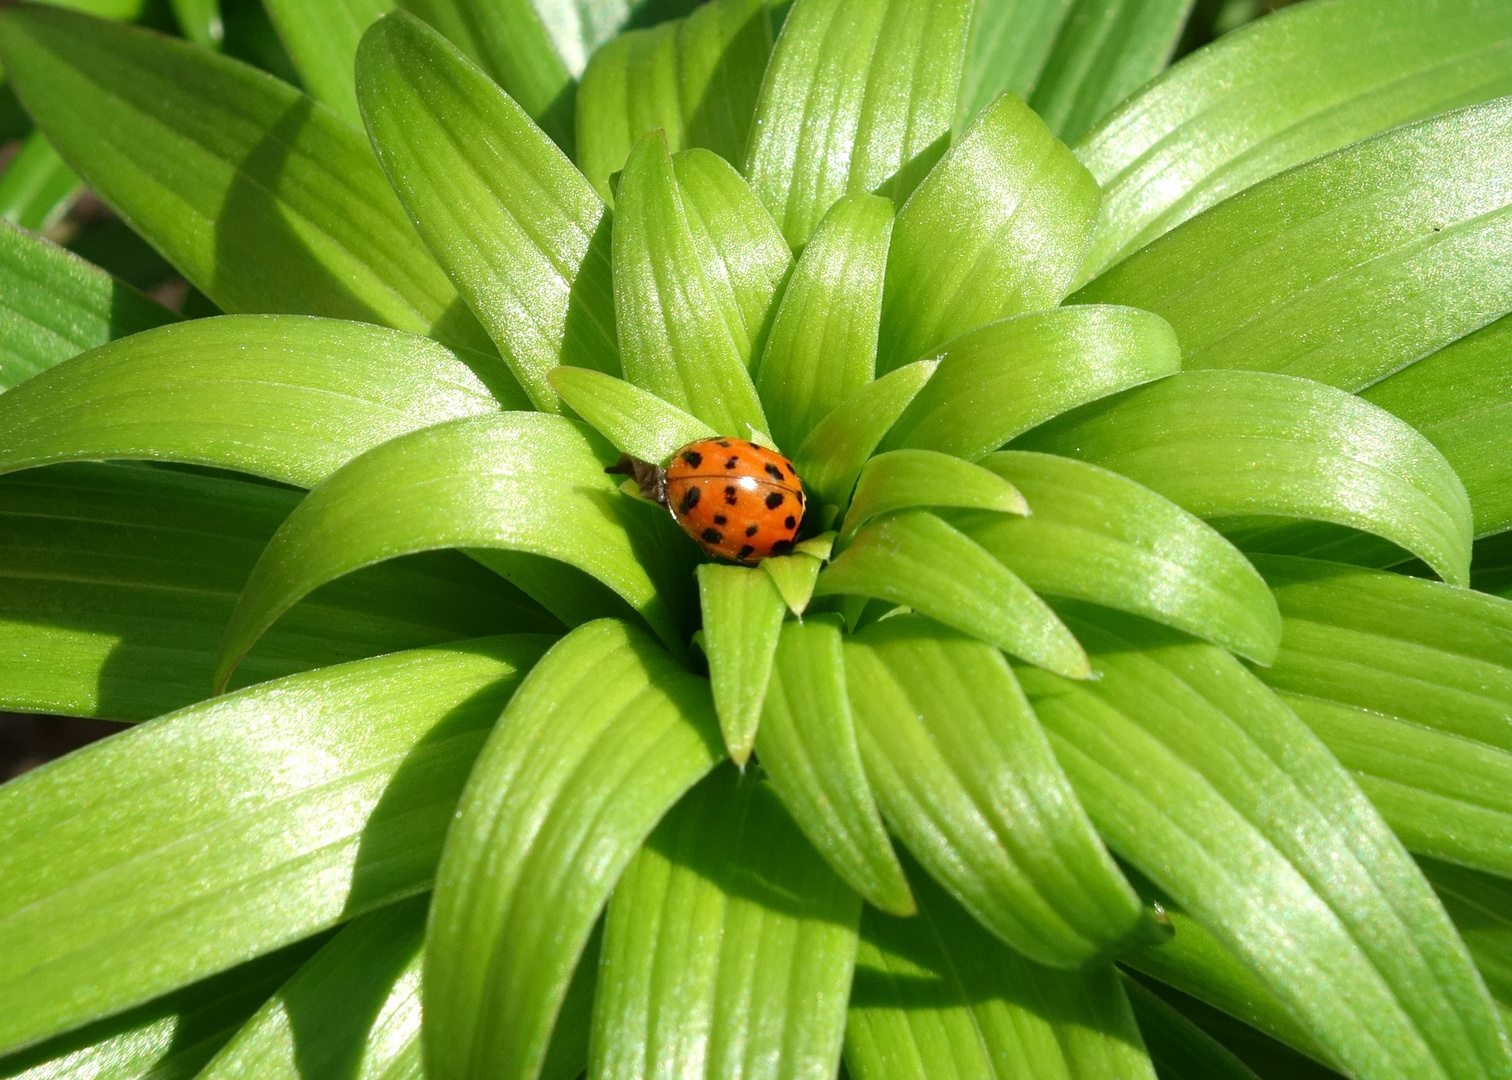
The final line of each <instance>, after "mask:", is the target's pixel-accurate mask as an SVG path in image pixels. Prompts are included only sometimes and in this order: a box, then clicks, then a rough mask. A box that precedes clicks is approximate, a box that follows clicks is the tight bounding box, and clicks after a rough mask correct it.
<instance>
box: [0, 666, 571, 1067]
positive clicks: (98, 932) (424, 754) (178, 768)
mask: <svg viewBox="0 0 1512 1080" xmlns="http://www.w3.org/2000/svg"><path fill="white" fill-rule="evenodd" d="M546 643H547V639H544V638H538V637H514V638H495V639H479V640H475V641H470V642H462V643H458V644H454V645H450V646H441V647H437V648H432V649H418V650H413V651H411V652H403V653H395V654H393V655H390V656H386V657H382V658H379V659H376V660H362V661H358V662H357V663H354V664H344V665H341V666H340V667H334V668H328V669H326V670H323V671H318V672H308V673H306V674H303V675H294V676H291V677H290V678H287V679H281V680H279V681H278V682H276V683H271V684H269V685H267V686H265V687H254V688H252V689H250V690H243V691H241V692H239V693H237V694H233V695H232V696H230V697H227V698H222V699H220V700H217V701H212V702H207V703H205V704H202V705H195V706H192V707H191V708H189V709H185V710H183V711H182V712H178V713H173V714H171V715H169V716H167V717H164V718H163V719H161V720H157V721H153V722H151V723H148V724H143V725H141V726H140V727H137V728H134V729H132V730H131V731H127V732H124V733H122V734H120V735H116V736H115V737H113V738H110V739H107V740H105V741H104V742H100V743H96V744H95V745H93V746H90V747H88V748H86V749H84V750H82V751H80V752H78V753H75V754H71V755H69V756H68V757H66V758H63V759H61V760H59V761H56V762H53V763H51V764H49V765H47V766H44V767H43V768H40V769H37V770H35V771H33V772H30V773H27V774H26V775H25V776H23V777H21V778H20V779H18V780H15V781H13V782H11V783H9V784H6V785H5V786H4V787H3V788H0V836H3V841H4V842H3V844H0V870H3V873H0V882H3V885H0V931H3V933H4V938H5V941H6V943H7V945H6V948H5V950H4V951H3V952H0V1003H3V1006H0V1048H4V1049H12V1048H15V1047H18V1046H24V1045H26V1044H28V1043H31V1042H34V1041H36V1040H37V1039H40V1038H43V1037H45V1036H47V1035H51V1034H54V1033H56V1032H59V1031H63V1030H67V1029H68V1028H72V1027H75V1026H77V1025H79V1024H83V1023H86V1022H88V1021H90V1020H93V1019H96V1018H98V1017H100V1016H104V1015H108V1014H110V1013H114V1012H118V1011H120V1010H121V1009H124V1008H127V1007H129V1006H131V1005H134V1004H136V1003H138V1002H141V1001H146V1000H149V999H151V998H154V997H156V996H158V995H159V994H163V993H165V992H167V991H170V990H173V989H176V988H177V987H181V986H185V985H188V984H189V983H191V982H194V981H196V980H198V979H202V978H204V977H206V976H208V975H211V974H214V973H215V972H217V971H223V970H225V969H226V968H229V967H231V966H233V965H235V964H238V963H240V962H242V961H244V960H246V959H247V958H249V957H252V956H256V955H259V954H260V953H264V952H270V951H272V950H273V949H276V948H279V947H281V946H283V945H285V944H287V943H289V942H291V941H297V940H299V939H300V938H302V937H307V936H309V935H310V934H313V933H315V932H317V931H320V930H323V929H325V928H326V927H329V926H332V925H334V924H336V923H338V922H341V921H343V920H345V919H348V918H351V917H353V916H355V915H358V914H361V913H362V912H364V911H368V910H371V909H373V908H377V907H381V906H383V905H384V904H388V903H392V902H393V901H395V900H399V899H402V898H403V897H405V896H408V895H410V894H413V893H416V892H419V891H422V890H423V889H424V888H425V887H426V885H427V883H428V882H429V880H430V877H431V873H432V870H433V867H434V866H435V861H436V858H437V856H438V854H439V852H440V850H441V840H442V837H443V836H444V835H445V833H446V829H447V826H448V824H450V822H451V818H452V810H453V807H454V805H455V803H456V799H457V794H458V792H460V791H461V789H462V783H463V780H464V778H465V776H466V774H467V770H468V768H469V767H470V766H471V764H472V760H473V756H474V755H475V754H476V753H477V751H478V748H479V747H480V746H481V745H482V741H483V735H484V733H485V732H486V731H487V729H488V727H489V726H490V725H492V724H493V722H494V720H495V719H497V717H498V715H499V710H500V709H501V708H502V707H503V705H504V703H505V702H506V701H508V700H509V697H510V694H512V693H513V692H514V689H515V687H516V686H517V685H518V683H519V679H520V676H521V674H522V673H523V671H524V669H526V668H528V667H529V666H530V665H531V664H533V663H534V662H535V660H536V657H538V656H539V655H540V654H541V651H542V650H543V649H544V647H545V645H546ZM59 926H67V927H69V933H67V934H58V933H56V932H55V930H56V928H57V927H59ZM207 926H214V927H215V928H216V931H215V933H213V934H207V933H205V927H207Z"/></svg>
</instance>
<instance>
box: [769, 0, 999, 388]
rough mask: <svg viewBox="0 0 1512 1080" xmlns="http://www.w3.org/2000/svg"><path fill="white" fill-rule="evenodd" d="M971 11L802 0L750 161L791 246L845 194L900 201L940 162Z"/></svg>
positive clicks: (772, 75)
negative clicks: (870, 195) (874, 196)
mask: <svg viewBox="0 0 1512 1080" xmlns="http://www.w3.org/2000/svg"><path fill="white" fill-rule="evenodd" d="M972 7H973V5H972V4H970V3H966V2H963V0H941V2H939V3H929V4H919V3H913V2H911V0H885V2H880V3H879V2H877V0H798V2H797V3H795V4H794V5H793V8H792V10H791V11H790V12H789V13H788V16H787V20H786V21H785V22H784V23H783V26H782V34H781V36H780V37H779V38H778V39H777V45H776V47H775V48H774V49H773V50H772V58H771V61H770V62H769V63H768V64H767V69H766V76H765V78H764V79H763V81H762V84H761V96H760V97H759V98H758V99H757V103H756V117H755V120H754V121H753V122H752V126H751V140H750V147H749V149H748V150H747V154H746V168H745V173H746V175H747V176H748V177H750V179H751V187H753V188H754V189H755V190H756V192H757V194H759V195H760V196H761V199H762V201H763V202H765V203H766V204H767V207H768V208H769V209H770V210H771V211H772V216H773V217H774V218H776V219H777V223H778V224H779V225H781V226H782V234H783V235H784V236H786V237H787V240H788V243H789V244H790V245H792V247H794V248H795V249H796V248H801V247H803V246H804V245H805V244H807V243H808V241H809V237H810V236H812V235H813V232H814V229H815V228H817V227H818V225H819V222H820V220H821V219H822V218H823V217H824V215H825V214H826V213H828V212H829V208H830V207H831V206H833V205H834V203H835V201H836V200H838V199H839V198H840V197H841V196H842V195H856V194H860V193H862V192H871V193H873V194H876V195H887V196H890V197H891V198H892V199H893V201H894V202H897V203H901V202H902V201H903V200H904V199H906V198H907V197H908V195H909V193H910V192H911V191H912V190H913V189H914V187H915V185H917V184H918V182H919V181H920V180H921V179H923V177H924V174H925V173H927V172H928V171H929V169H930V167H931V166H932V165H933V164H934V163H935V162H936V161H937V160H938V159H939V156H940V154H941V153H942V152H943V151H944V149H945V147H946V146H948V145H949V142H950V125H951V122H952V119H953V115H954V113H955V107H956V94H957V89H958V87H959V86H960V82H961V66H962V63H963V61H964V58H965V52H966V42H967V36H968V33H969V30H970V23H971V11H972ZM906 359H908V360H912V359H914V357H907V358H906ZM893 366H896V365H893Z"/></svg>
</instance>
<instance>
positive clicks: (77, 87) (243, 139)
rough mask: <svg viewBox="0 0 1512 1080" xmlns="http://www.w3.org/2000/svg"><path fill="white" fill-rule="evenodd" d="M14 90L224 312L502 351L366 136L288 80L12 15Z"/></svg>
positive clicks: (43, 13) (44, 14)
mask: <svg viewBox="0 0 1512 1080" xmlns="http://www.w3.org/2000/svg"><path fill="white" fill-rule="evenodd" d="M0 28H3V35H0V44H3V55H4V61H5V70H6V73H7V76H8V77H9V78H10V79H11V80H12V81H13V82H14V84H15V87H16V92H17V93H18V94H19V95H20V96H21V98H22V100H23V101H24V102H25V103H26V106H27V109H28V111H29V112H31V113H32V115H33V116H34V117H35V118H36V120H37V122H38V125H39V126H40V127H41V128H42V129H43V130H44V131H45V132H46V133H47V136H48V138H49V139H51V140H52V142H53V144H54V145H55V146H56V147H57V148H58V150H59V151H60V152H61V153H62V154H63V156H64V158H65V159H66V160H67V161H68V163H69V165H71V166H72V167H73V168H74V169H76V170H77V171H78V172H79V174H80V175H81V176H83V178H84V179H85V180H86V181H87V182H88V183H89V185H90V187H92V188H93V189H94V190H95V191H97V192H98V193H99V194H100V196H101V197H102V198H103V199H104V200H105V201H106V202H107V203H109V204H110V205H111V207H112V208H113V209H115V210H116V211H117V212H118V213H119V214H120V215H121V216H122V217H123V218H125V219H126V221H127V222H128V223H129V224H130V225H131V226H132V228H134V229H135V230H136V231H137V232H139V233H141V234H142V235H143V236H145V237H146V238H147V239H148V240H149V241H150V242H151V243H152V244H153V246H154V247H156V248H157V249H158V250H159V251H161V252H162V253H163V255H164V256H165V257H166V258H167V259H168V261H169V262H171V263H172V264H173V265H174V267H175V268H176V269H177V270H178V271H179V272H180V273H181V274H183V275H184V276H185V277H186V278H188V279H189V282H190V283H191V284H192V285H194V286H195V287H196V288H198V289H199V290H200V291H201V292H202V293H204V294H205V295H206V296H208V297H209V298H210V299H211V300H213V301H214V302H215V304H216V305H217V306H219V307H220V308H221V309H222V310H225V311H229V312H285V313H289V314H308V315H327V316H331V317H335V318H344V319H355V320H357V321H359V322H372V323H379V324H382V325H387V326H392V327H394V328H396V329H399V330H409V331H412V332H414V333H420V334H431V335H432V336H435V337H438V338H441V339H442V340H445V341H448V342H451V343H453V344H458V345H464V346H467V347H470V348H481V349H488V348H489V345H488V340H487V338H486V337H485V336H484V334H483V332H482V330H481V328H480V327H479V326H478V325H477V323H476V321H475V320H474V319H473V317H472V315H471V314H470V313H469V312H468V311H467V310H466V307H465V306H464V304H463V303H462V301H461V300H460V299H459V298H458V297H457V295H456V293H455V291H453V289H452V287H451V284H450V283H449V282H448V281H447V280H446V276H445V275H444V274H443V273H442V272H441V270H440V268H438V267H437V266H436V265H435V262H434V261H433V260H432V259H431V258H430V257H429V255H428V254H427V253H426V251H425V248H424V245H422V244H421V242H420V238H419V237H418V236H416V235H415V231H414V229H413V228H412V227H411V226H410V223H409V222H408V221H407V220H406V219H405V215H404V210H403V208H402V207H400V205H399V202H398V200H397V199H395V198H394V195H393V192H392V191H391V190H389V187H388V184H387V183H385V182H384V179H383V175H382V171H381V170H380V169H379V168H378V166H377V163H376V162H374V161H373V157H372V153H371V151H370V150H369V149H368V147H366V146H365V145H363V139H362V136H361V135H359V134H358V133H356V132H354V131H352V130H351V129H350V128H348V127H347V126H346V125H345V124H343V123H342V122H341V121H340V120H339V119H337V117H336V116H335V115H333V114H332V113H330V112H328V111H327V110H325V109H324V108H323V107H321V106H319V105H317V104H316V103H315V102H314V101H312V100H311V99H309V98H307V97H304V96H303V95H302V94H300V93H299V92H298V91H296V90H294V89H293V88H292V87H290V86H288V85H287V84H285V83H283V82H280V81H279V80H278V79H276V78H274V77H273V76H271V75H268V74H266V73H264V72H261V71H258V70H256V69H254V68H251V67H248V66H247V65H245V64H242V63H241V62H239V61H236V60H232V59H230V58H229V57H225V56H221V55H220V54H218V53H213V52H211V51H209V50H207V49H201V48H198V47H196V46H193V45H190V44H188V43H187V42H182V41H175V40H173V39H170V38H165V37H162V36H160V35H157V34H152V33H149V32H147V31H144V30H138V29H136V28H134V27H128V26H122V25H119V24H116V23H109V22H103V21H100V20H96V19H91V18H89V17H87V16H84V15H79V14H76V13H74V12H69V11H63V10H61V9H58V8H51V7H28V8H25V9H17V10H15V11H9V12H6V14H5V16H4V19H3V20H0Z"/></svg>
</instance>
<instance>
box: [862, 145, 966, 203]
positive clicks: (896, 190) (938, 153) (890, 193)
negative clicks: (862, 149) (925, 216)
mask: <svg viewBox="0 0 1512 1080" xmlns="http://www.w3.org/2000/svg"><path fill="white" fill-rule="evenodd" d="M950 135H951V133H950V132H949V131H945V132H942V133H941V134H940V136H939V137H938V138H937V139H935V141H934V142H932V143H930V144H929V145H928V146H926V147H925V148H924V149H922V150H920V151H919V152H918V153H917V154H915V155H914V156H913V157H911V158H909V159H908V160H907V161H905V162H904V163H903V164H902V165H900V166H899V167H898V171H897V172H895V173H893V174H892V175H891V176H889V177H888V178H887V179H886V180H884V181H882V182H881V183H880V184H878V185H877V186H876V187H874V188H872V194H873V195H884V196H886V197H887V198H889V199H891V200H892V201H893V205H894V206H896V207H897V208H898V209H900V210H901V209H902V208H903V204H904V203H905V202H907V201H908V197H909V196H910V195H912V194H913V193H914V188H916V187H918V186H919V185H920V184H921V183H923V182H924V178H925V177H926V176H928V175H929V170H930V169H933V168H934V167H935V164H936V163H937V162H938V161H939V160H940V159H941V158H942V157H944V156H945V151H947V150H949V149H950Z"/></svg>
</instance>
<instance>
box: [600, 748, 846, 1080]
mask: <svg viewBox="0 0 1512 1080" xmlns="http://www.w3.org/2000/svg"><path fill="white" fill-rule="evenodd" d="M860 915H861V901H860V898H859V897H857V896H856V894H855V893H853V892H851V891H850V889H848V888H846V887H845V884H844V883H843V882H842V881H841V880H840V879H839V878H837V877H836V876H835V874H834V872H833V871H832V870H831V869H830V868H829V867H827V866H826V865H825V864H824V860H822V859H820V858H819V857H818V855H816V854H815V853H814V850H813V849H812V848H811V847H809V846H808V844H807V842H806V841H805V840H804V839H803V834H802V833H800V832H799V831H798V830H797V829H796V828H795V827H794V826H793V821H792V818H790V817H789V816H788V814H787V812H786V811H784V810H783V808H782V804H781V803H780V802H779V801H778V800H777V798H776V797H775V796H774V795H773V794H772V792H771V789H770V788H769V787H768V786H767V785H766V784H765V783H763V782H761V781H759V780H756V779H754V778H750V777H746V778H741V777H740V776H739V775H738V774H737V773H736V771H735V769H734V768H733V767H731V766H729V765H726V766H725V767H724V768H722V769H719V770H718V771H716V772H715V773H714V774H713V775H712V776H710V777H709V778H708V779H707V780H705V781H704V782H703V783H702V784H700V785H699V786H698V787H697V788H695V789H694V790H693V791H691V792H690V793H689V794H688V796H687V797H686V798H685V799H683V800H682V801H681V802H680V803H678V805H677V806H676V807H675V808H674V809H673V810H672V811H671V812H670V813H668V814H667V816H666V818H665V819H664V820H663V821H662V823H661V824H660V825H659V826H658V827H657V829H656V831H655V832H654V833H652V834H651V837H650V838H649V839H648V840H647V841H646V843H645V845H644V846H643V847H642V848H641V850H640V851H639V853H637V854H636V856H635V858H634V859H633V860H632V861H631V862H630V865H629V866H628V867H627V868H626V870H625V873H624V876H623V877H621V878H620V881H619V884H618V885H616V886H615V888H614V900H613V902H612V903H611V904H610V905H609V919H608V923H607V926H606V928H605V931H604V953H603V959H602V961H601V966H600V969H599V985H598V996H597V997H596V999H595V1001H594V1017H593V1027H594V1031H593V1051H592V1055H591V1057H590V1061H589V1070H590V1073H591V1075H593V1076H595V1077H601V1078H603V1080H642V1078H646V1077H653V1076H665V1075H669V1074H670V1075H676V1076H681V1077H705V1076H707V1077H729V1076H749V1075H753V1074H759V1075H766V1076H772V1077H774V1078H784V1080H785V1078H790V1077H792V1078H796V1077H810V1076H813V1077H818V1076H829V1075H831V1074H832V1073H833V1072H834V1069H835V1065H836V1063H837V1061H838V1060H839V1057H840V1043H841V1037H842V1035H843V1033H844V1030H845V1011H846V1001H847V998H848V997H849V992H850V982H851V966H852V963H853V961H854V958H855V953H856V923H857V921H858V919H859V918H860Z"/></svg>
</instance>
